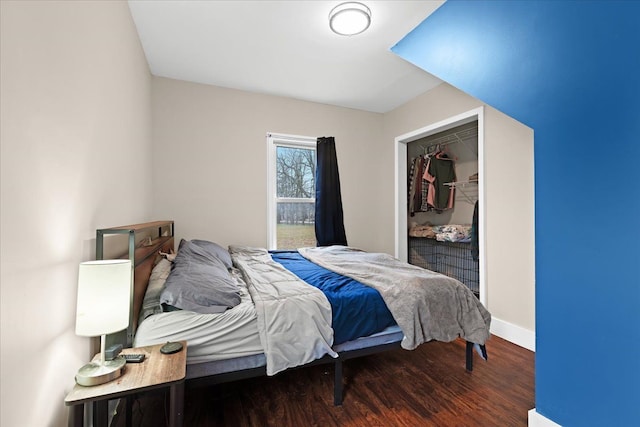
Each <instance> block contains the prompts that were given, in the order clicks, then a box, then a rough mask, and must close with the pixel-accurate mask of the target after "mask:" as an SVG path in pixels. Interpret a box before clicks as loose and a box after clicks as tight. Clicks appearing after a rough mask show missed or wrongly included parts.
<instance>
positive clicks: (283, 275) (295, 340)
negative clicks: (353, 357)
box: [229, 246, 338, 375]
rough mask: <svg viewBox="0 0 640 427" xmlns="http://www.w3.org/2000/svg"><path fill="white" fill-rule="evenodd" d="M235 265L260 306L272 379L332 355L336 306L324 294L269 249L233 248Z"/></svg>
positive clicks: (260, 325)
mask: <svg viewBox="0 0 640 427" xmlns="http://www.w3.org/2000/svg"><path fill="white" fill-rule="evenodd" d="M229 252H230V253H231V257H232V259H233V263H234V265H235V266H236V267H237V268H239V269H240V270H241V271H242V273H243V275H244V278H245V281H246V282H247V287H248V289H249V293H250V294H251V298H252V299H253V302H254V304H255V306H256V314H257V320H258V332H259V334H260V341H261V343H262V346H263V347H264V354H265V356H266V361H267V375H274V374H276V373H278V372H280V371H283V370H285V369H287V368H291V367H294V366H300V365H303V364H305V363H309V362H311V361H313V360H315V359H319V358H321V357H322V356H324V355H325V354H329V355H331V356H332V357H337V356H338V355H337V353H336V352H335V351H333V349H332V348H331V345H332V344H333V329H332V327H331V305H330V304H329V301H328V300H327V298H326V297H325V296H324V294H323V293H322V291H320V290H319V289H317V288H315V287H313V286H311V285H309V284H307V283H306V282H304V281H302V280H300V279H299V278H298V277H297V276H296V275H294V274H293V273H291V272H290V271H289V270H287V269H285V268H284V267H283V266H282V265H281V264H278V263H277V262H275V261H273V260H272V259H271V256H270V255H269V253H268V252H267V251H266V250H265V249H260V248H249V247H242V246H230V247H229Z"/></svg>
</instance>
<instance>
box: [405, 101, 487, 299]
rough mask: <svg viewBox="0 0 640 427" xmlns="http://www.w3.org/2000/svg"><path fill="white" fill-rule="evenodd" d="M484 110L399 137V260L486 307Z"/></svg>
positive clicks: (471, 112) (473, 111) (452, 118)
mask: <svg viewBox="0 0 640 427" xmlns="http://www.w3.org/2000/svg"><path fill="white" fill-rule="evenodd" d="M483 163H484V161H483V108H482V107H481V108H478V109H474V110H471V111H469V112H467V113H463V114H461V115H458V116H455V117H451V118H449V119H447V120H443V121H441V122H438V123H435V124H432V125H429V126H426V127H424V128H421V129H417V130H415V131H413V132H410V133H407V134H405V135H402V136H399V137H397V138H396V196H397V200H396V225H397V227H396V257H398V258H400V259H402V260H404V261H407V262H409V263H410V264H414V265H417V266H420V267H423V268H427V269H429V270H432V271H436V272H439V273H442V274H445V275H447V276H450V277H453V278H455V279H457V280H459V281H460V282H462V283H464V284H465V285H466V286H467V287H469V288H470V289H471V291H472V292H474V293H475V294H476V296H477V297H478V298H479V299H480V301H481V302H483V304H486V286H485V278H484V273H485V270H486V268H485V262H484V259H485V258H484V242H485V236H484V227H483V226H482V224H483V223H484V207H483V203H482V199H483V197H482V196H483V194H484V183H483V170H482V168H483Z"/></svg>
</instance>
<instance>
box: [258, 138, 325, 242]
mask: <svg viewBox="0 0 640 427" xmlns="http://www.w3.org/2000/svg"><path fill="white" fill-rule="evenodd" d="M267 143H268V150H269V155H268V159H269V166H268V172H269V177H268V186H269V188H268V203H267V206H268V210H269V211H268V214H267V221H268V233H267V238H268V242H267V247H268V249H295V248H300V247H305V246H315V245H316V233H315V203H316V198H315V195H316V138H312V137H306V136H293V135H278V134H268V135H267Z"/></svg>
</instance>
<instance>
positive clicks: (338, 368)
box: [333, 360, 342, 406]
mask: <svg viewBox="0 0 640 427" xmlns="http://www.w3.org/2000/svg"><path fill="white" fill-rule="evenodd" d="M333 405H334V406H342V360H336V361H335V369H334V378H333Z"/></svg>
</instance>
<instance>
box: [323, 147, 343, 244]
mask: <svg viewBox="0 0 640 427" xmlns="http://www.w3.org/2000/svg"><path fill="white" fill-rule="evenodd" d="M316 156H317V168H316V240H317V241H318V246H330V245H344V246H346V245H347V236H346V233H345V230H344V220H343V216H342V196H341V195H340V176H339V174H338V158H337V156H336V141H335V139H334V137H332V136H330V137H320V138H318V141H317V148H316Z"/></svg>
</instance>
